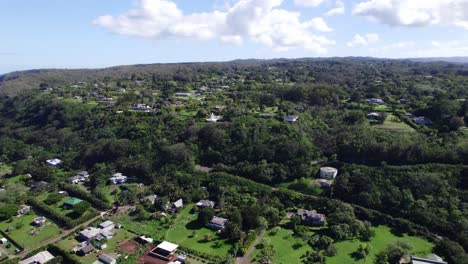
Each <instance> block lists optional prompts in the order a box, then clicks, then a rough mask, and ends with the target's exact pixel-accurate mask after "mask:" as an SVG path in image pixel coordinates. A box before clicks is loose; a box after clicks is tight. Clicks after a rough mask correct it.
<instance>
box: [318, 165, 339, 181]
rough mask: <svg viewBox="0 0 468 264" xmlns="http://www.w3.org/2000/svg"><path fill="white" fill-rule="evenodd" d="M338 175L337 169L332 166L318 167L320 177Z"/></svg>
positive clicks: (326, 177) (328, 177) (329, 177)
mask: <svg viewBox="0 0 468 264" xmlns="http://www.w3.org/2000/svg"><path fill="white" fill-rule="evenodd" d="M336 175H338V169H336V168H333V167H322V168H320V178H322V179H334V178H335V177H336Z"/></svg>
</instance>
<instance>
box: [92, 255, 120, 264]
mask: <svg viewBox="0 0 468 264" xmlns="http://www.w3.org/2000/svg"><path fill="white" fill-rule="evenodd" d="M93 264H117V260H116V259H115V258H113V257H111V256H109V255H107V254H105V253H104V254H102V255H100V256H99V257H98V260H97V261H96V262H94V263H93Z"/></svg>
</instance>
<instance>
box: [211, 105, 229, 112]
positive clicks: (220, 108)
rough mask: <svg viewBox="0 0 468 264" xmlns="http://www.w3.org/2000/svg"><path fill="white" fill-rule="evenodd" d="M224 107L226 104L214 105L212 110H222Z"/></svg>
mask: <svg viewBox="0 0 468 264" xmlns="http://www.w3.org/2000/svg"><path fill="white" fill-rule="evenodd" d="M224 108H226V106H224V105H216V106H215V107H213V110H215V111H222V110H223V109H224Z"/></svg>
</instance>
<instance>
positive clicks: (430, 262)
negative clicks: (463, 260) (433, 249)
mask: <svg viewBox="0 0 468 264" xmlns="http://www.w3.org/2000/svg"><path fill="white" fill-rule="evenodd" d="M410 263H411V264H447V262H445V261H444V260H443V259H442V258H441V257H439V256H437V255H436V254H430V255H429V256H427V258H420V257H416V256H411V262H410Z"/></svg>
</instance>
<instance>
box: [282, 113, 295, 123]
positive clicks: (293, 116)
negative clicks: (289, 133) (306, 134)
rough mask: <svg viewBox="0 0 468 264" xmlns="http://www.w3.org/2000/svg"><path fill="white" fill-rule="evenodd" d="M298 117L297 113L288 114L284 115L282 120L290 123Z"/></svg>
mask: <svg viewBox="0 0 468 264" xmlns="http://www.w3.org/2000/svg"><path fill="white" fill-rule="evenodd" d="M298 119H299V116H297V115H290V116H286V117H284V119H283V121H284V122H285V123H290V124H291V123H294V122H296V121H297V120H298Z"/></svg>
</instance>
